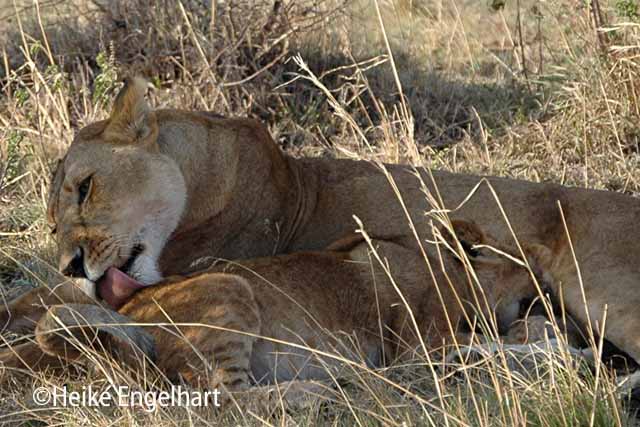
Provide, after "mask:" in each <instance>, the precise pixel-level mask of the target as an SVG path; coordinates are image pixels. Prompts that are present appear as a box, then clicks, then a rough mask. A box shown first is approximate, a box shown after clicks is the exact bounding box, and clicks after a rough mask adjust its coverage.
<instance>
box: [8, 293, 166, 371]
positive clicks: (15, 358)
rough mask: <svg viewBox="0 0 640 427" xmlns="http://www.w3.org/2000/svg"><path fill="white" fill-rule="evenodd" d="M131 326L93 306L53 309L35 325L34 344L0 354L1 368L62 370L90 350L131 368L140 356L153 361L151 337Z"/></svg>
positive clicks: (114, 314)
mask: <svg viewBox="0 0 640 427" xmlns="http://www.w3.org/2000/svg"><path fill="white" fill-rule="evenodd" d="M130 323H131V320H130V319H128V318H127V317H125V316H123V315H121V314H119V313H116V312H114V311H111V310H108V309H105V308H103V307H101V306H97V305H93V304H67V305H57V306H53V307H51V308H50V309H48V310H47V312H46V313H45V314H44V315H43V316H41V318H40V320H39V321H38V323H37V325H36V328H35V341H27V342H25V343H23V344H19V345H16V346H9V347H7V348H5V349H3V350H2V351H0V365H1V366H3V367H5V368H9V369H11V368H17V369H26V370H33V371H40V370H44V369H47V368H61V367H64V366H65V362H74V361H77V360H78V359H80V358H81V357H82V356H83V354H85V352H86V351H90V350H95V351H98V352H100V353H102V352H106V353H108V354H112V355H114V356H117V358H118V360H119V361H121V362H124V363H126V364H130V365H133V364H135V363H137V361H138V360H139V359H140V358H141V356H143V355H144V356H146V357H147V358H150V359H152V360H154V359H155V344H154V340H153V337H152V336H151V335H150V334H148V333H147V332H145V331H144V330H143V329H142V328H141V327H136V326H131V325H129V324H130Z"/></svg>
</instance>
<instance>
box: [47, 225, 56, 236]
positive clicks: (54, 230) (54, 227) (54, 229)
mask: <svg viewBox="0 0 640 427" xmlns="http://www.w3.org/2000/svg"><path fill="white" fill-rule="evenodd" d="M49 227H50V232H51V235H52V236H53V235H55V234H56V231H58V227H56V226H55V225H51V226H49Z"/></svg>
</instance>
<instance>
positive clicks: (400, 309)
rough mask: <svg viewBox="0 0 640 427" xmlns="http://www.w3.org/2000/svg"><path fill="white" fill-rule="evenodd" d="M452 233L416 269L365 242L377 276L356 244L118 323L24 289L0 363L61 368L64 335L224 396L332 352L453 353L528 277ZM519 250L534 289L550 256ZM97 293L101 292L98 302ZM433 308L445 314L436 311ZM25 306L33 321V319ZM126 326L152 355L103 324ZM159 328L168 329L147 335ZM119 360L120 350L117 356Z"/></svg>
mask: <svg viewBox="0 0 640 427" xmlns="http://www.w3.org/2000/svg"><path fill="white" fill-rule="evenodd" d="M453 228H454V229H455V230H456V233H457V234H458V236H460V238H461V239H460V243H461V248H463V250H466V254H467V256H468V258H467V257H464V256H462V254H456V253H455V252H452V251H451V249H453V248H451V245H449V248H451V249H449V248H447V247H445V245H433V244H432V245H429V246H428V247H427V248H426V255H427V259H428V260H429V264H427V262H426V261H425V259H423V258H422V257H421V256H418V255H417V254H416V253H415V252H414V251H413V250H412V249H407V248H404V247H403V246H401V245H398V244H396V243H393V242H390V241H374V243H373V244H374V245H375V250H376V253H377V256H378V257H380V258H381V259H382V258H385V259H388V260H390V264H389V265H388V266H387V267H388V270H385V268H383V267H382V266H381V265H380V264H379V263H377V262H376V261H375V260H374V261H373V262H371V259H370V257H371V252H370V251H369V246H368V245H367V243H365V242H363V241H361V240H360V241H358V240H357V239H347V240H345V241H342V242H338V243H337V244H334V245H333V248H332V249H331V250H327V251H320V252H302V253H296V254H291V255H280V256H274V257H267V258H259V259H252V260H247V261H242V262H239V263H237V264H236V263H232V264H226V265H220V266H214V267H212V268H211V269H210V270H209V271H207V272H201V273H197V274H194V275H191V276H186V277H174V278H169V279H167V280H165V281H163V282H161V283H159V284H157V285H155V286H147V287H144V288H142V289H140V290H139V291H138V292H137V293H134V294H133V295H132V296H130V297H129V296H124V297H123V298H122V301H121V302H122V303H123V305H122V306H121V307H120V308H119V309H118V313H113V314H112V315H110V314H109V312H108V311H106V310H103V311H102V312H101V311H99V310H97V307H96V306H95V305H90V304H87V303H90V300H89V298H88V297H87V296H86V295H84V294H83V293H82V292H77V291H76V292H75V293H74V288H73V287H72V286H71V284H70V283H68V284H67V285H66V286H61V287H60V288H59V289H57V290H55V291H54V292H51V291H50V290H48V289H46V288H37V289H35V290H34V291H32V292H30V293H28V294H26V295H25V296H23V297H22V298H20V299H19V300H18V301H17V302H15V303H14V304H13V308H12V313H11V315H12V317H8V314H9V313H7V312H6V311H5V312H4V313H3V312H0V322H6V323H7V324H8V329H14V328H15V327H16V325H20V324H21V322H22V324H24V323H23V322H24V316H32V320H34V321H35V322H37V325H38V326H37V328H36V341H35V342H29V343H26V344H22V345H18V346H15V347H14V348H13V349H5V350H4V351H3V352H0V362H1V364H2V365H4V366H5V367H9V368H11V367H14V368H16V367H24V366H26V367H29V368H31V369H35V368H42V367H46V366H50V365H52V364H53V365H55V364H57V363H58V361H57V359H56V358H55V357H50V356H60V357H63V358H66V359H71V360H74V359H76V358H77V357H79V356H80V354H81V353H80V352H79V351H78V350H77V349H76V347H75V346H74V344H73V343H70V342H68V341H66V340H65V339H64V337H65V335H66V334H69V333H71V334H73V335H74V336H75V337H76V338H79V339H80V340H83V341H86V340H87V339H89V340H91V339H96V338H97V339H102V340H103V341H102V344H104V345H105V347H106V348H116V349H120V350H122V345H123V344H124V345H125V346H126V345H134V346H135V347H137V348H139V349H141V350H142V351H143V352H145V353H146V354H147V355H152V356H155V357H156V363H157V366H158V368H159V369H160V370H161V371H162V372H163V373H164V374H165V375H167V376H168V377H169V378H171V379H178V378H182V379H184V380H186V381H188V382H189V383H191V384H193V385H200V386H202V385H205V386H210V387H214V388H215V387H218V386H220V385H223V386H225V387H226V388H227V389H228V390H230V391H236V390H241V389H244V388H246V386H247V385H248V384H249V382H250V379H251V380H252V381H255V382H257V383H262V382H274V381H277V382H283V381H288V380H292V379H294V378H295V379H326V378H328V372H329V371H328V370H327V366H336V365H338V363H336V359H338V358H339V357H340V356H342V357H346V358H349V359H351V360H356V361H364V362H366V363H367V364H369V365H373V366H380V365H381V364H382V363H383V359H386V360H387V361H388V360H392V359H395V358H396V357H399V356H400V357H403V355H404V354H405V353H406V352H408V353H409V354H411V353H412V352H413V351H414V350H416V349H417V351H420V352H424V351H429V350H430V349H433V348H438V347H441V346H442V345H443V344H446V343H451V342H452V338H453V337H456V338H457V339H458V341H459V342H460V343H461V344H466V343H468V339H467V332H466V331H468V329H465V326H466V325H470V324H473V323H474V322H473V320H472V319H473V318H474V316H475V315H476V314H480V313H478V312H475V310H476V309H475V308H474V307H476V308H480V309H481V311H482V312H483V316H478V317H479V318H482V317H486V318H487V319H495V321H496V323H497V325H498V328H499V329H500V330H502V331H505V330H506V329H507V328H508V326H509V325H511V324H512V323H513V321H514V320H515V317H516V316H517V315H518V309H519V303H520V294H522V293H523V292H525V290H526V289H528V288H533V287H534V284H533V282H532V276H531V273H530V271H529V270H528V269H527V268H526V267H525V265H524V264H523V263H520V262H516V261H515V260H513V259H512V258H507V257H505V256H503V255H501V254H498V253H496V252H494V251H493V250H490V249H488V248H483V247H478V245H486V244H489V243H491V246H492V247H496V246H497V247H498V249H500V250H501V251H503V252H507V253H513V250H511V249H508V248H505V247H500V246H499V245H498V244H497V243H496V242H494V241H492V240H491V239H490V238H488V237H486V236H485V235H484V234H483V233H482V232H481V231H480V230H479V229H478V228H477V226H475V225H473V224H471V223H467V222H463V221H456V222H454V223H453ZM442 233H445V239H444V240H442V241H446V242H451V243H453V242H454V241H453V240H451V239H447V238H446V231H445V230H443V232H442ZM472 239H473V240H472ZM525 253H526V255H527V257H528V258H527V261H528V264H529V265H530V266H531V269H532V271H533V272H534V277H536V279H537V281H538V282H539V283H541V284H545V283H546V282H547V280H548V277H547V276H546V275H545V274H544V271H545V268H546V267H547V265H548V264H549V262H550V257H549V256H550V251H549V250H548V249H547V248H545V247H543V246H540V245H530V246H526V247H525ZM467 259H468V260H469V262H470V265H471V266H472V267H473V269H472V270H471V269H469V268H468V266H467V264H466V263H467V261H466V260H467ZM428 265H432V269H431V271H432V273H430V271H429V268H428ZM470 271H475V274H476V275H477V278H478V281H477V282H476V281H474V280H470V277H471V276H470V275H469V272H470ZM390 276H391V277H393V278H394V283H395V284H394V283H391V281H390V278H389V277H390ZM478 284H479V285H480V286H478ZM110 285H111V284H110V283H108V282H107V281H103V282H101V283H100V285H99V286H100V288H99V292H101V293H104V292H105V290H104V289H102V288H103V287H106V286H110ZM115 293H117V292H115ZM109 294H110V295H113V294H114V292H112V291H109ZM57 298H60V300H57ZM441 299H444V300H446V301H449V302H450V304H449V305H446V306H443V304H442V302H441ZM41 301H43V302H45V303H49V304H51V303H60V302H66V303H67V305H54V306H53V307H52V308H50V309H49V311H48V312H47V313H46V314H45V315H44V316H42V317H40V318H37V317H38V316H39V315H42V314H43V313H44V307H43V306H42V305H41ZM110 301H111V303H112V304H119V303H116V300H115V299H110ZM453 301H456V302H455V303H454V302H453ZM36 310H40V311H39V312H38V314H37V315H36V316H34V314H35V313H36ZM73 311H75V312H76V314H77V316H78V317H77V318H74V317H73ZM83 317H84V320H81V319H82V318H83ZM129 319H130V320H129ZM59 321H61V322H62V324H63V325H65V326H67V327H71V329H69V330H66V331H59V333H51V331H52V330H55V329H60V323H58V322H59ZM131 321H134V322H136V323H150V324H155V325H156V326H155V327H151V328H149V333H150V334H151V335H152V337H153V338H155V340H153V341H155V346H154V345H153V344H152V342H153V341H152V340H151V339H149V338H148V336H147V335H146V334H145V332H144V331H142V330H141V328H140V327H131V326H123V327H122V328H120V329H118V328H117V327H115V326H114V327H113V328H108V325H109V324H117V323H130V322H131ZM82 322H88V323H89V324H91V323H94V324H95V323H100V324H102V325H101V326H98V329H99V330H100V331H101V332H102V334H97V335H96V334H93V333H87V332H86V331H85V330H82V331H77V330H75V329H74V328H73V326H75V325H82V324H84V323H82ZM171 322H173V323H175V324H177V325H176V326H175V327H171V326H169V327H165V328H161V327H157V325H158V324H167V323H171ZM181 323H185V324H187V325H182V326H180V324H181ZM489 323H491V321H490V320H489ZM194 324H196V325H194ZM197 324H200V326H198V325H197ZM203 325H205V326H203ZM206 325H209V327H207V326H206ZM178 331H179V332H178ZM343 334H348V335H351V334H353V335H352V337H353V343H357V345H351V346H349V344H348V340H338V339H337V338H338V337H339V336H340V335H343ZM105 340H106V341H109V343H106V344H105ZM114 340H115V341H114ZM114 342H115V343H118V342H119V343H120V346H118V345H116V344H114ZM43 352H44V353H45V354H46V355H45V354H43ZM128 354H130V352H129V351H126V349H125V351H124V352H122V353H121V356H122V355H124V356H125V357H127V355H128ZM330 355H336V359H334V358H332V356H330ZM359 355H362V356H359ZM359 357H363V359H364V360H362V359H359ZM319 359H321V361H320V360H319ZM209 374H211V375H209ZM207 381H208V382H207Z"/></svg>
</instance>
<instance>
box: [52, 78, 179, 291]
mask: <svg viewBox="0 0 640 427" xmlns="http://www.w3.org/2000/svg"><path fill="white" fill-rule="evenodd" d="M146 89H147V83H146V82H145V81H144V80H142V79H131V80H129V81H127V82H126V83H125V86H124V88H123V89H122V90H121V91H120V93H119V94H118V96H117V98H116V101H115V104H114V106H113V110H112V112H111V115H110V117H109V118H108V119H107V120H103V121H100V122H97V123H93V124H91V125H89V126H87V127H85V128H83V129H82V130H80V131H79V133H78V134H77V136H76V138H75V139H74V141H73V143H72V144H71V147H70V148H69V150H68V152H67V153H66V155H65V157H64V158H63V159H62V160H61V161H60V162H59V163H58V167H57V169H56V172H55V174H54V178H53V180H52V183H51V188H50V192H49V202H48V209H47V210H48V212H47V216H48V220H49V223H50V226H51V228H52V231H53V232H54V233H55V236H56V240H57V244H58V260H59V269H60V271H61V272H62V273H63V274H65V275H66V276H71V277H83V278H86V279H88V280H89V281H90V283H91V284H92V286H94V287H95V285H96V284H99V283H101V282H103V283H104V282H108V284H109V285H113V286H115V287H117V286H118V285H123V286H124V285H139V286H142V285H148V284H153V283H155V282H157V281H159V280H160V279H161V274H160V272H159V270H158V257H159V255H160V252H161V251H162V249H163V247H164V245H165V243H166V241H167V239H168V238H169V236H170V234H171V233H172V232H173V231H174V229H175V228H176V227H177V225H178V222H179V220H180V217H181V215H182V213H183V210H184V206H185V197H186V189H185V183H184V178H183V175H182V173H181V171H180V169H179V168H178V166H177V165H176V163H175V162H174V161H173V160H171V159H170V158H169V157H167V156H165V155H163V154H161V153H160V151H159V149H158V145H157V136H158V125H157V123H156V118H155V114H154V113H153V112H152V111H150V109H149V106H148V105H147V102H146V100H145V93H146ZM89 287H91V286H89ZM94 290H95V289H94ZM87 293H92V292H91V289H88V292H87Z"/></svg>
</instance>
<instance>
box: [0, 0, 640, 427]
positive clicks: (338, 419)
mask: <svg viewBox="0 0 640 427" xmlns="http://www.w3.org/2000/svg"><path fill="white" fill-rule="evenodd" d="M497 3H498V2H497V1H494V2H493V4H497ZM156 4H157V5H156V7H151V8H150V7H149V3H148V2H143V1H140V0H129V1H117V2H113V3H110V2H106V1H100V0H94V1H89V0H73V1H70V2H57V1H45V0H42V1H40V2H35V3H32V2H21V1H16V2H14V1H10V0H1V1H0V46H2V51H1V52H0V53H1V54H2V66H1V67H0V79H1V82H2V94H1V95H0V285H1V286H0V291H1V292H2V296H3V298H6V299H10V298H12V297H13V296H15V295H17V294H18V293H20V292H22V291H24V289H25V288H28V287H30V286H34V285H39V284H42V283H46V282H51V281H53V280H56V273H55V271H54V270H55V267H53V266H52V264H51V262H52V261H53V258H54V254H53V244H52V240H51V239H50V237H49V235H48V230H47V226H46V221H45V219H44V210H45V197H46V188H47V185H48V179H49V176H50V172H51V165H52V164H53V162H54V160H55V159H56V157H57V156H58V155H59V154H60V153H61V152H63V151H64V150H65V148H66V147H67V146H68V144H69V143H70V141H71V139H72V138H73V133H74V130H75V129H78V128H79V127H82V126H84V125H86V124H87V123H90V122H92V121H94V120H96V119H99V118H103V117H104V116H105V114H106V111H107V108H108V105H109V101H110V99H111V98H112V95H113V93H114V91H115V90H116V89H117V82H118V79H119V77H120V76H121V74H122V73H129V72H131V70H137V71H138V72H140V73H143V74H145V75H146V76H147V77H148V78H149V79H150V80H151V81H152V82H153V83H154V84H155V86H156V87H157V90H156V91H155V93H154V95H153V96H154V98H155V99H154V104H155V105H156V106H171V107H177V108H186V109H195V108H200V109H207V110H212V111H216V112H218V113H222V114H224V115H229V116H247V115H248V116H253V117H257V118H260V119H262V120H263V121H265V122H266V123H268V124H269V127H270V130H271V133H272V135H273V136H274V137H275V138H276V140H277V141H278V143H279V144H280V146H281V147H282V148H283V149H285V150H287V151H288V152H290V153H292V154H293V155H307V156H336V157H353V158H362V159H371V160H381V161H389V162H407V163H411V164H415V165H425V166H428V167H435V168H442V169H448V170H453V171H457V172H472V173H482V174H491V175H501V176H509V177H516V178H524V179H529V180H533V181H553V182H559V183H564V184H569V185H576V186H583V187H590V188H606V189H610V190H614V191H622V192H626V193H630V194H636V193H637V192H638V191H639V190H640V183H639V182H638V179H639V178H638V177H639V176H640V174H639V173H638V161H639V159H640V131H639V130H638V123H640V103H639V102H638V99H639V97H640V85H639V84H638V81H640V80H639V79H638V73H639V72H640V59H639V58H640V56H639V53H640V24H639V21H638V14H637V8H636V9H634V3H633V2H632V1H613V0H610V1H609V2H606V1H601V2H600V7H601V8H602V12H603V16H604V21H605V22H604V23H603V25H605V28H602V29H601V30H602V31H601V32H600V33H598V32H596V30H595V29H594V25H593V21H592V15H591V9H590V8H589V6H588V4H587V3H583V2H579V1H575V0H550V1H546V2H542V1H537V0H521V1H508V2H507V4H506V6H505V7H504V9H501V10H499V11H492V10H491V9H490V7H489V6H488V5H487V2H477V1H473V0H449V1H443V0H435V1H426V0H379V1H378V2H375V1H374V0H368V1H367V0H362V1H359V2H350V3H349V4H348V5H347V6H345V4H342V3H341V2H340V1H339V0H324V1H321V0H317V1H310V0H297V1H290V2H279V1H278V2H274V1H267V0H256V1H251V0H246V1H245V0H237V1H233V2H231V1H222V2H213V3H212V2H211V1H204V0H203V1H198V0H182V1H181V2H173V1H167V0H161V1H158V2H156ZM231 4H232V5H233V7H230V6H229V5H231ZM274 4H280V5H281V6H280V7H279V8H274ZM634 10H635V12H634ZM634 13H635V14H634ZM94 357H97V356H94ZM565 359H566V356H563V355H562V354H560V355H557V354H556V355H553V354H551V355H549V356H548V357H547V358H546V360H544V361H542V362H541V365H540V372H539V374H538V375H535V376H533V377H531V376H522V375H518V374H516V373H514V372H513V371H512V370H510V369H507V366H506V362H505V360H504V354H503V355H502V356H498V357H496V358H495V359H494V360H492V361H490V362H489V363H488V364H486V365H482V366H481V367H479V368H477V369H463V370H462V371H461V372H459V373H458V374H456V376H454V377H453V378H451V379H447V380H446V381H445V378H444V377H443V375H445V374H446V373H443V372H441V371H440V370H438V369H436V368H434V367H433V366H431V365H430V364H429V363H428V362H429V360H428V359H427V358H426V356H424V355H423V356H420V357H417V358H416V360H415V363H411V364H404V365H394V366H391V367H389V368H388V369H384V370H377V371H374V370H370V369H366V368H364V367H361V366H360V367H359V366H351V367H348V368H346V371H347V372H343V373H342V375H341V378H340V381H339V382H337V389H336V392H335V396H334V399H333V400H334V401H333V402H331V403H325V404H322V405H315V406H314V407H312V408H308V409H305V410H300V411H295V412H293V413H291V412H286V411H284V410H281V409H276V410H275V411H274V413H273V414H270V415H268V414H267V415H265V414H260V415H259V416H258V415H255V416H254V415H252V414H251V413H248V412H244V411H235V410H232V411H228V412H226V413H225V414H222V415H221V414H219V413H216V412H215V411H199V410H192V409H185V408H173V409H171V410H159V411H157V412H154V413H146V412H144V411H139V410H131V409H115V410H110V411H106V410H96V409H92V408H75V409H67V410H57V411H52V410H46V411H45V410H37V409H34V405H33V403H31V402H30V399H29V395H30V390H31V389H32V388H33V387H36V386H37V385H41V384H58V385H61V384H69V385H70V386H71V387H76V388H78V387H81V386H83V385H87V384H89V383H93V384H96V385H100V384H105V381H107V382H109V381H111V382H112V383H115V384H139V385H143V386H145V387H156V386H158V385H156V384H154V383H153V382H152V380H151V379H149V378H131V377H130V376H129V374H124V373H122V372H111V371H109V372H102V373H100V372H84V371H83V372H80V373H79V374H73V373H65V374H64V375H63V376H62V377H57V376H52V375H31V376H28V377H27V379H26V380H24V379H23V380H20V382H12V383H11V384H8V386H7V387H3V388H2V391H0V424H1V423H4V422H5V421H9V420H11V421H13V422H15V423H16V424H19V423H23V422H24V423H27V424H29V425H31V424H32V423H33V422H35V423H39V422H41V423H45V424H51V423H61V424H62V423H64V424H71V425H76V424H77V425H81V424H82V425H85V424H97V425H112V424H113V423H114V422H115V424H117V425H129V424H132V423H136V424H145V425H146V424H155V425H158V426H160V425H162V426H164V425H175V424H179V425H183V424H185V425H191V424H195V425H200V424H203V423H205V422H211V423H214V422H220V423H223V424H228V425H237V424H242V425H245V424H249V425H254V424H255V425H263V424H269V425H270V424H274V425H275V424H281V425H289V424H291V425H294V424H301V425H321V424H322V425H324V424H327V425H438V426H440V425H448V426H519V425H531V426H565V425H570V426H584V425H598V426H612V425H628V424H629V421H628V420H627V415H626V414H625V412H624V411H623V410H622V409H621V405H620V402H619V400H618V398H617V395H616V390H615V382H614V380H613V378H612V377H611V375H609V373H608V372H607V371H604V370H603V371H598V375H596V376H593V375H591V374H590V373H589V371H588V370H585V369H584V367H581V366H580V365H579V364H576V363H573V362H570V361H568V360H565ZM96 363H97V362H96ZM98 365H99V366H106V367H107V368H104V369H103V370H111V369H115V368H114V365H113V364H111V363H100V364H98ZM105 378H106V379H105ZM114 420H115V421H114Z"/></svg>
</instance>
